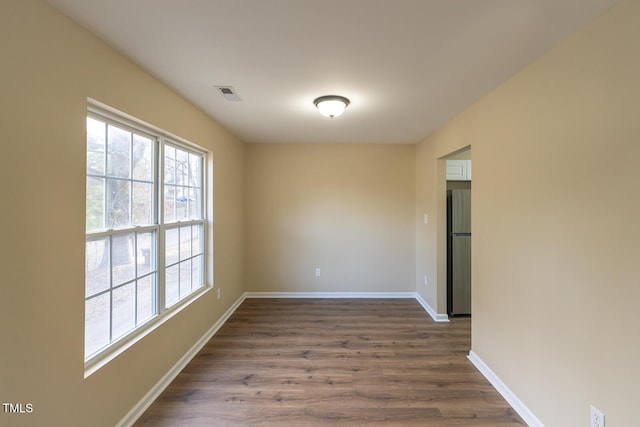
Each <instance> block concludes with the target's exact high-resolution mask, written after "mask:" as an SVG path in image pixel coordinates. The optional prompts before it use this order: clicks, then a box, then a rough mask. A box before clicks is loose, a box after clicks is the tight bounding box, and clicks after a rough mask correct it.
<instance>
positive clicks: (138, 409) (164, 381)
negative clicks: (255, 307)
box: [116, 295, 245, 427]
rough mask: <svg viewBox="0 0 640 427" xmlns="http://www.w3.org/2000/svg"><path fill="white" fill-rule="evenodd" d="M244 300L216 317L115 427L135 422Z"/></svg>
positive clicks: (122, 426)
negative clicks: (212, 323)
mask: <svg viewBox="0 0 640 427" xmlns="http://www.w3.org/2000/svg"><path fill="white" fill-rule="evenodd" d="M244 300H245V296H244V295H242V296H241V297H240V298H238V300H237V301H236V302H234V303H233V305H232V306H231V307H229V309H228V310H227V311H226V312H225V313H224V314H223V315H222V317H220V319H218V321H217V322H216V323H214V325H213V326H212V327H211V328H210V329H209V330H208V331H207V332H206V333H205V334H204V335H203V336H202V337H201V338H200V339H199V340H198V341H197V342H196V343H195V344H194V345H193V346H192V347H191V348H190V349H189V351H187V352H186V353H185V355H184V356H182V357H181V358H180V360H178V362H176V364H175V365H173V367H171V369H169V371H168V372H167V373H166V374H164V376H163V377H162V378H161V379H160V381H158V382H157V383H156V384H155V385H154V386H153V387H152V388H151V390H149V392H148V393H147V394H145V395H144V397H143V398H142V399H140V401H139V402H138V403H137V404H136V405H135V406H134V407H133V408H131V410H130V411H129V412H128V413H127V415H125V416H124V418H122V419H121V420H120V422H119V423H118V424H116V427H129V426H132V425H133V423H135V422H136V420H137V419H138V418H140V416H141V415H142V414H143V413H144V411H146V410H147V408H148V407H149V406H151V404H152V403H153V402H154V401H155V400H156V399H157V398H158V396H160V394H161V393H162V392H163V391H164V389H165V388H167V387H168V386H169V384H171V381H173V380H174V379H175V377H177V376H178V374H179V373H180V371H182V370H183V369H184V367H185V366H187V364H188V363H189V362H190V361H191V359H193V358H194V357H195V355H196V354H198V352H199V351H200V350H201V349H202V347H204V345H205V344H206V343H207V342H208V341H209V340H210V339H211V337H213V336H214V335H215V334H216V332H218V330H219V329H220V328H221V327H222V325H224V323H225V322H226V321H227V320H228V319H229V317H231V315H232V314H233V313H234V312H235V311H236V309H237V308H238V307H239V306H240V304H242V302H243V301H244Z"/></svg>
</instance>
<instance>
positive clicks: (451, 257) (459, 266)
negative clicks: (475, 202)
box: [445, 149, 472, 317]
mask: <svg viewBox="0 0 640 427" xmlns="http://www.w3.org/2000/svg"><path fill="white" fill-rule="evenodd" d="M445 161H446V195H447V197H446V206H447V210H446V212H447V216H446V218H447V220H446V254H447V255H446V261H447V270H446V272H447V281H446V283H447V286H446V290H447V291H446V293H447V298H446V299H447V314H448V316H449V317H457V316H465V317H468V316H471V239H472V233H471V179H472V172H471V171H472V169H471V150H470V149H465V150H463V151H460V152H457V153H455V154H453V155H451V156H448V157H447V158H446V159H445Z"/></svg>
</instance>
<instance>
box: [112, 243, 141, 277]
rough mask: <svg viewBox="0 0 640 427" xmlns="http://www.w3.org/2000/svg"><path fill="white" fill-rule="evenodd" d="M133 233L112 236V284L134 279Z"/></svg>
mask: <svg viewBox="0 0 640 427" xmlns="http://www.w3.org/2000/svg"><path fill="white" fill-rule="evenodd" d="M134 241H135V240H134V234H133V233H127V234H119V235H116V236H113V238H112V243H111V244H112V245H113V246H112V250H111V258H112V262H111V270H112V277H113V286H118V285H120V284H122V283H125V282H128V281H130V280H133V279H135V274H136V266H135V262H134V261H135V256H134V255H135V254H134Z"/></svg>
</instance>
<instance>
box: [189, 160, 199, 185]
mask: <svg viewBox="0 0 640 427" xmlns="http://www.w3.org/2000/svg"><path fill="white" fill-rule="evenodd" d="M200 158H201V157H200V156H198V155H195V154H191V153H189V183H188V185H189V186H191V187H200Z"/></svg>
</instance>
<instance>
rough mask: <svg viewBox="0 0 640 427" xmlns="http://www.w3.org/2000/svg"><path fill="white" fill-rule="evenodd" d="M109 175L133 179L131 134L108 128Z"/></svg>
mask: <svg viewBox="0 0 640 427" xmlns="http://www.w3.org/2000/svg"><path fill="white" fill-rule="evenodd" d="M107 175H109V176H115V177H119V178H130V177H131V132H128V131H126V130H123V129H120V128H117V127H115V126H113V125H108V126H107Z"/></svg>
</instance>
